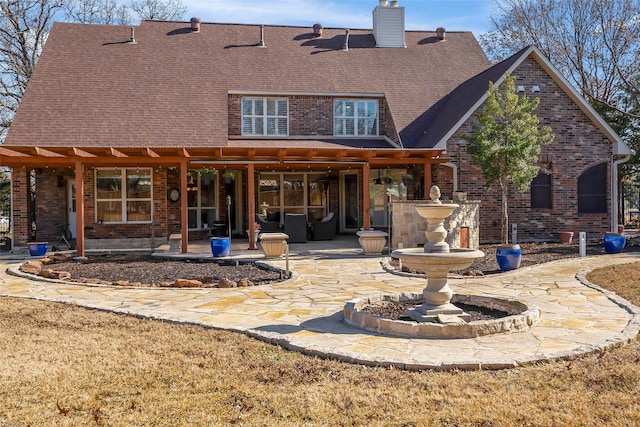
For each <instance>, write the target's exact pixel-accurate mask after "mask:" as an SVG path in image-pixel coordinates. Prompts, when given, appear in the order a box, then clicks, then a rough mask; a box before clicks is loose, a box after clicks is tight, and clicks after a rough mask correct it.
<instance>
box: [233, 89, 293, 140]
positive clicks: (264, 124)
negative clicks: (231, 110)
mask: <svg viewBox="0 0 640 427" xmlns="http://www.w3.org/2000/svg"><path fill="white" fill-rule="evenodd" d="M245 100H251V101H255V100H262V105H263V108H264V111H263V114H258V115H246V116H245V114H244V108H243V104H244V101H245ZM268 101H285V102H286V104H287V114H286V116H274V115H269V114H268V113H267V111H268V108H267V103H268ZM245 118H251V119H260V118H261V119H262V133H245V131H244V126H243V123H244V119H245ZM269 119H285V120H286V121H287V131H286V132H285V133H284V134H279V133H276V134H273V135H270V134H269V133H268V126H267V123H268V120H269ZM276 129H277V127H276ZM240 131H241V133H242V135H243V136H273V137H284V136H289V98H283V97H277V98H276V97H261V96H247V97H242V98H240Z"/></svg>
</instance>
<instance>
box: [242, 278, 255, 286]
mask: <svg viewBox="0 0 640 427" xmlns="http://www.w3.org/2000/svg"><path fill="white" fill-rule="evenodd" d="M250 286H255V285H254V283H253V282H252V281H251V280H249V279H240V280H238V287H239V288H247V287H250Z"/></svg>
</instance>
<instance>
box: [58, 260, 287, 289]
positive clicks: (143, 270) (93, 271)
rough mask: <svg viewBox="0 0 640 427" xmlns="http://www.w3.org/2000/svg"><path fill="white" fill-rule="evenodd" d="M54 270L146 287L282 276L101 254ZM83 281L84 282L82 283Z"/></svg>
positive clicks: (247, 266) (250, 266) (251, 267)
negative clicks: (175, 283) (191, 281)
mask: <svg viewBox="0 0 640 427" xmlns="http://www.w3.org/2000/svg"><path fill="white" fill-rule="evenodd" d="M54 266H55V269H56V270H61V271H67V272H69V273H71V278H72V281H81V282H82V281H86V279H93V278H97V279H100V280H103V281H105V282H110V283H112V284H115V283H121V282H129V283H131V284H133V283H138V284H142V285H146V286H161V285H162V284H166V283H172V282H174V281H175V280H176V279H186V280H197V281H200V282H202V283H203V284H209V285H215V284H217V283H218V282H219V281H220V279H228V280H230V281H233V282H239V281H241V280H243V279H246V280H249V281H250V282H252V283H253V284H254V285H264V284H268V283H274V282H280V281H282V280H283V277H282V273H281V272H280V271H277V270H275V269H273V270H272V269H266V268H262V267H260V266H258V265H256V264H254V263H239V264H238V265H236V264H235V263H233V264H225V263H222V262H219V261H209V260H184V261H182V260H169V259H161V258H156V257H151V256H140V255H136V256H133V255H102V256H94V257H88V259H87V260H86V261H82V262H80V261H66V262H56V263H55V264H54ZM83 279H85V280H83Z"/></svg>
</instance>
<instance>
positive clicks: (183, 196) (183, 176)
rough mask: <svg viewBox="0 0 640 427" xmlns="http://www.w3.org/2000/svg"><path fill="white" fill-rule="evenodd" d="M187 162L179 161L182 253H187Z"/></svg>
mask: <svg viewBox="0 0 640 427" xmlns="http://www.w3.org/2000/svg"><path fill="white" fill-rule="evenodd" d="M188 171H189V165H188V163H187V160H182V161H180V234H182V253H183V254H186V253H187V252H188V251H189V205H188V199H189V198H188V197H187V188H188V187H187V172H188Z"/></svg>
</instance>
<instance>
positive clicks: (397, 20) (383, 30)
mask: <svg viewBox="0 0 640 427" xmlns="http://www.w3.org/2000/svg"><path fill="white" fill-rule="evenodd" d="M380 3H381V5H380V6H376V8H375V9H373V37H374V38H375V39H376V47H406V45H405V38H404V7H400V6H398V2H397V1H396V2H394V1H391V7H389V6H382V2H380Z"/></svg>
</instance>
